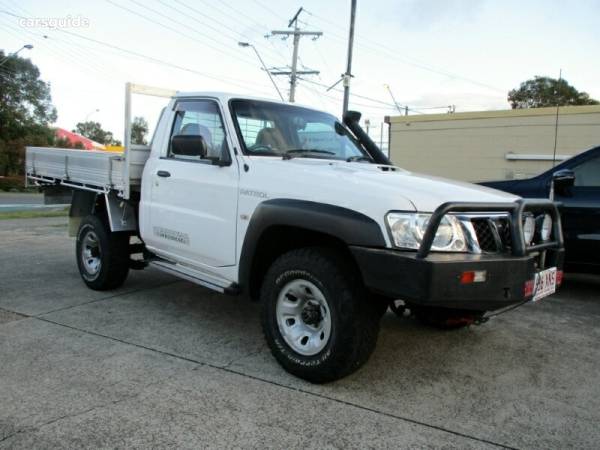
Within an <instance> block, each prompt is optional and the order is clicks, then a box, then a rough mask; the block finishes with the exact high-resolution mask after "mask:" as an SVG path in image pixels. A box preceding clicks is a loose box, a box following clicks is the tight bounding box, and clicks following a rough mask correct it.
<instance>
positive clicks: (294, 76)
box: [271, 8, 323, 103]
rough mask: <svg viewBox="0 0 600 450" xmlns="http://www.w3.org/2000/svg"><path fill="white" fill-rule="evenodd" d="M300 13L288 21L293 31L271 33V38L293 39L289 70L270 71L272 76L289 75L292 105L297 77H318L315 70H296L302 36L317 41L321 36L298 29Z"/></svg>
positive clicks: (317, 72) (318, 33)
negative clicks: (290, 37)
mask: <svg viewBox="0 0 600 450" xmlns="http://www.w3.org/2000/svg"><path fill="white" fill-rule="evenodd" d="M301 12H302V8H300V9H298V11H297V12H296V14H295V15H294V17H292V19H291V20H290V22H289V24H288V27H291V26H292V25H293V26H294V29H293V30H273V31H271V35H272V36H293V37H294V50H293V54H292V67H291V70H289V71H288V70H276V71H271V73H272V74H273V75H289V77H290V98H289V101H290V103H293V102H294V100H295V96H296V85H297V84H298V75H318V74H319V71H317V70H300V71H299V70H298V47H299V46H300V38H301V37H303V36H312V37H313V39H317V38H318V37H320V36H323V32H322V31H304V30H300V29H299V28H298V16H299V15H300V13H301Z"/></svg>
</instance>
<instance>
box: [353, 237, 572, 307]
mask: <svg viewBox="0 0 600 450" xmlns="http://www.w3.org/2000/svg"><path fill="white" fill-rule="evenodd" d="M351 251H352V253H353V255H354V258H355V260H356V262H357V263H358V266H359V268H360V271H361V273H362V277H363V281H364V283H365V285H366V286H367V287H368V288H369V289H370V290H371V291H373V292H377V293H378V294H381V295H384V296H386V297H390V298H398V299H402V300H405V301H408V302H411V303H417V304H421V305H429V306H441V307H446V308H458V309H468V310H474V311H492V310H496V309H500V308H504V307H506V306H510V305H514V304H518V303H522V302H524V301H527V300H530V299H531V296H529V297H526V296H525V284H526V283H527V282H529V281H531V280H533V279H534V278H535V273H536V272H537V271H539V270H540V269H541V268H539V267H538V265H539V264H538V261H539V254H531V255H527V256H518V257H517V256H510V255H470V254H445V253H444V254H442V253H432V254H430V255H429V256H428V257H427V258H419V257H418V256H417V254H416V253H415V252H408V251H397V250H390V249H373V248H365V247H351ZM563 260H564V250H563V249H555V250H546V251H545V264H544V268H548V267H556V268H557V269H558V270H562V267H563ZM468 271H486V281H484V282H481V283H470V284H462V283H461V276H462V274H463V273H464V272H468Z"/></svg>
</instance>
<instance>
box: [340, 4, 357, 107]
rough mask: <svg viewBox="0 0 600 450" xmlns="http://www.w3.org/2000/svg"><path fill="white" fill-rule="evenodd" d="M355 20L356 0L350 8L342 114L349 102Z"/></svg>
mask: <svg viewBox="0 0 600 450" xmlns="http://www.w3.org/2000/svg"><path fill="white" fill-rule="evenodd" d="M355 18H356V0H352V5H351V7H350V32H349V35H348V61H347V63H346V73H345V74H344V75H343V80H344V107H343V113H344V114H345V113H346V111H348V101H349V100H350V78H352V47H353V45H354V19H355Z"/></svg>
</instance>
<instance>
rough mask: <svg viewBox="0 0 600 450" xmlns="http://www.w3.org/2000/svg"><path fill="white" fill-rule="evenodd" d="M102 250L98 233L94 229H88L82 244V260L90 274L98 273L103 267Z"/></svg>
mask: <svg viewBox="0 0 600 450" xmlns="http://www.w3.org/2000/svg"><path fill="white" fill-rule="evenodd" d="M101 257H102V251H101V250H100V243H99V242H98V235H97V234H96V233H95V232H94V231H88V232H87V233H86V234H85V235H84V237H83V240H82V244H81V262H82V263H83V267H84V268H85V271H86V272H87V273H88V274H90V275H92V276H93V275H96V274H97V273H98V272H100V269H101V268H102V259H101Z"/></svg>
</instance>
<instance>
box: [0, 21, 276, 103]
mask: <svg viewBox="0 0 600 450" xmlns="http://www.w3.org/2000/svg"><path fill="white" fill-rule="evenodd" d="M0 12H3V13H4V14H7V15H10V16H13V17H17V18H24V19H27V17H24V16H19V15H17V14H14V13H11V12H9V11H5V10H4V11H0ZM56 31H58V32H60V33H63V34H67V35H70V36H74V37H77V38H79V39H83V40H85V41H88V42H93V43H95V44H98V45H102V46H103V47H107V48H111V49H113V50H117V51H119V52H122V53H125V54H128V55H132V56H135V57H137V58H140V59H143V60H147V61H150V62H152V63H154V64H159V65H163V66H166V67H171V68H174V69H178V70H182V71H185V72H189V73H193V74H196V75H200V76H202V77H205V78H209V79H212V80H216V81H220V82H227V83H229V84H231V85H236V86H238V87H241V88H242V89H248V86H256V85H255V84H253V83H247V82H246V81H245V80H239V79H236V78H233V77H228V76H224V75H216V74H215V75H213V74H209V73H206V72H201V71H199V70H195V69H191V68H189V67H184V66H181V65H178V64H175V63H171V62H168V61H164V60H161V59H159V58H155V57H153V56H149V55H145V54H143V53H139V52H136V51H133V50H128V49H125V48H122V47H119V46H117V45H114V44H110V43H108V42H104V41H100V40H98V39H94V38H91V37H87V36H83V35H81V34H78V33H75V32H73V31H67V30H65V29H62V28H57V29H56ZM241 83H244V84H241ZM255 92H258V93H261V94H267V95H268V96H270V95H271V93H270V92H269V93H266V92H265V91H259V90H255Z"/></svg>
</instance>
